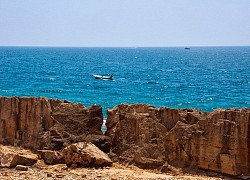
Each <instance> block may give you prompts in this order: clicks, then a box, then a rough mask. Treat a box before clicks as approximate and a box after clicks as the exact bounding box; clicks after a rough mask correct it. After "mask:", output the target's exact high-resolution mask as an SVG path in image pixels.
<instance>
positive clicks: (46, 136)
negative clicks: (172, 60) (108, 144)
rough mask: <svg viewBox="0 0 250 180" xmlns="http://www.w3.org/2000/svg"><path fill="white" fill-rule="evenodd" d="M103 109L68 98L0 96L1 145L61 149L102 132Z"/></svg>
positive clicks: (33, 148) (34, 148)
mask: <svg viewBox="0 0 250 180" xmlns="http://www.w3.org/2000/svg"><path fill="white" fill-rule="evenodd" d="M102 122H103V117H102V108H101V107H100V106H97V105H93V106H90V107H89V108H85V107H84V106H83V105H82V104H74V103H71V102H68V101H65V100H54V99H50V100H48V99H47V98H44V97H40V98H35V97H29V98H28V97H21V98H19V97H12V98H7V97H0V144H4V145H13V146H21V147H25V148H29V149H32V150H37V149H52V150H60V149H63V148H64V147H66V146H67V145H68V144H71V143H74V142H79V141H84V139H85V137H86V136H87V135H89V134H91V135H92V134H93V135H101V134H102V131H101V126H102Z"/></svg>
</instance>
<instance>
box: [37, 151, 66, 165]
mask: <svg viewBox="0 0 250 180" xmlns="http://www.w3.org/2000/svg"><path fill="white" fill-rule="evenodd" d="M38 154H40V156H41V158H42V159H43V160H44V162H45V163H46V164H49V165H54V164H64V163H65V161H64V157H63V154H62V153H61V152H59V151H51V150H38Z"/></svg>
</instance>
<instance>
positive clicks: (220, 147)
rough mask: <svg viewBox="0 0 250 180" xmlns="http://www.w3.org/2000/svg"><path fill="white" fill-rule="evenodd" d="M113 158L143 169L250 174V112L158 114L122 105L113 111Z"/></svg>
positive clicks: (178, 111) (109, 131) (110, 114)
mask: <svg viewBox="0 0 250 180" xmlns="http://www.w3.org/2000/svg"><path fill="white" fill-rule="evenodd" d="M107 114H108V117H107V122H106V126H107V132H106V135H107V136H109V137H110V138H111V142H112V147H111V151H112V154H115V156H114V155H113V156H114V157H116V158H118V160H120V161H122V162H124V161H125V162H128V163H132V164H136V165H138V166H140V167H143V168H152V167H155V168H157V167H158V168H160V167H161V168H163V167H166V165H167V167H171V166H172V167H177V168H195V167H198V168H203V169H207V170H213V171H217V172H221V173H225V174H230V175H239V174H249V173H250V159H249V157H250V153H249V152H250V143H249V142H250V140H249V139H250V133H249V132H250V109H228V110H225V109H217V110H215V111H214V112H212V113H206V112H202V111H198V110H194V109H170V108H165V107H163V108H155V107H153V106H149V105H145V104H135V105H128V104H121V105H118V106H116V107H114V108H113V109H111V110H107Z"/></svg>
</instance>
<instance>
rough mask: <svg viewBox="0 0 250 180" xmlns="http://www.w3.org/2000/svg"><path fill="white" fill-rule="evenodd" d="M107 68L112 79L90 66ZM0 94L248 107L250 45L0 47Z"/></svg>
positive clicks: (111, 104)
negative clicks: (107, 78)
mask: <svg viewBox="0 0 250 180" xmlns="http://www.w3.org/2000/svg"><path fill="white" fill-rule="evenodd" d="M111 73H112V74H114V80H112V81H110V80H100V79H94V78H93V76H92V75H93V74H100V75H108V74H111ZM0 96H8V97H11V96H36V97H39V96H45V97H48V98H57V99H66V100H69V101H72V102H81V103H83V104H84V105H85V106H90V105H91V104H99V105H101V106H102V107H103V108H104V113H105V110H106V108H113V107H114V106H115V105H118V104H121V103H146V104H151V105H154V106H156V107H161V106H166V107H171V108H196V109H201V110H204V111H208V112H210V111H212V110H213V109H216V108H232V107H237V108H242V107H248V108H249V107H250V47H191V49H190V50H186V49H184V48H183V47H175V48H174V47H173V48H58V47H0Z"/></svg>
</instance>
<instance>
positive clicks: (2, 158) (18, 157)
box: [0, 145, 38, 167]
mask: <svg viewBox="0 0 250 180" xmlns="http://www.w3.org/2000/svg"><path fill="white" fill-rule="evenodd" d="M37 159H38V157H37V155H36V154H33V153H32V152H31V151H29V150H25V149H21V148H17V147H10V146H3V145H0V166H1V167H14V166H17V165H26V166H31V165H33V164H35V163H36V162H37Z"/></svg>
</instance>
